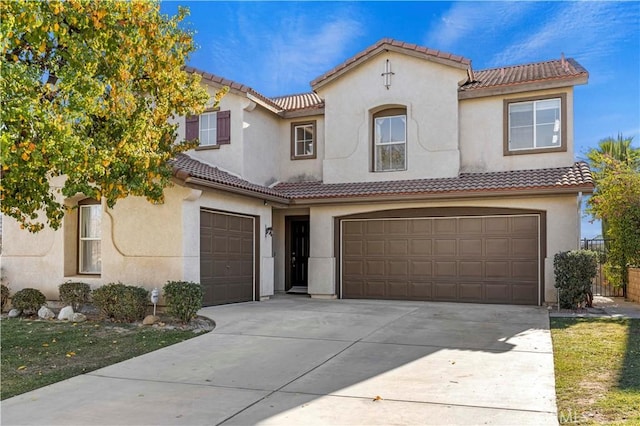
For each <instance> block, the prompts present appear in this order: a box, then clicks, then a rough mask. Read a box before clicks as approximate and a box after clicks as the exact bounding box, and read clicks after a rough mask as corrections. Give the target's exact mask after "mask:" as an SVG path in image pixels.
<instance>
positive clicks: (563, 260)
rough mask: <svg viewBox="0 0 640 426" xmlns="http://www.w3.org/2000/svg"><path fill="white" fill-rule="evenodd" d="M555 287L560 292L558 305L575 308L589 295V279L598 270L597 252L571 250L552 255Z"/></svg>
mask: <svg viewBox="0 0 640 426" xmlns="http://www.w3.org/2000/svg"><path fill="white" fill-rule="evenodd" d="M553 268H554V272H555V274H556V288H558V290H559V292H560V307H561V308H568V309H576V308H578V307H579V306H580V304H582V303H583V302H585V301H588V300H589V299H588V298H587V297H588V296H589V295H591V281H592V280H593V278H594V277H595V276H596V273H597V272H598V253H596V252H594V251H590V250H573V251H563V252H560V253H557V254H556V255H555V256H554V257H553Z"/></svg>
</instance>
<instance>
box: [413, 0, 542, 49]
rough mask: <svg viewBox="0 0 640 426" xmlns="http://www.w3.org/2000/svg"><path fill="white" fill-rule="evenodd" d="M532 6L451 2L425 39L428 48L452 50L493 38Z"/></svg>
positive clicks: (514, 24) (525, 4)
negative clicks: (461, 45)
mask: <svg viewBox="0 0 640 426" xmlns="http://www.w3.org/2000/svg"><path fill="white" fill-rule="evenodd" d="M534 7H535V3H533V2H462V3H454V4H453V6H452V7H451V9H449V11H448V12H447V13H446V15H444V16H443V17H442V18H440V20H439V22H438V23H437V24H436V25H434V26H433V27H432V28H431V29H430V31H429V33H428V34H427V36H426V38H425V44H426V45H427V46H429V47H432V48H435V49H442V50H455V48H456V46H458V45H460V44H468V43H477V42H478V40H479V39H487V38H493V37H496V36H498V35H500V34H501V33H503V32H504V31H505V30H506V29H507V28H509V27H513V26H516V25H517V24H518V22H519V21H520V20H521V19H522V18H523V17H524V16H526V14H527V13H528V12H529V11H530V10H531V9H532V8H534Z"/></svg>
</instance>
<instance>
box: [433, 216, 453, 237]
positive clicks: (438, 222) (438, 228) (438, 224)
mask: <svg viewBox="0 0 640 426" xmlns="http://www.w3.org/2000/svg"><path fill="white" fill-rule="evenodd" d="M456 223H457V222H456V219H440V218H438V219H434V222H433V233H434V234H435V235H442V234H455V233H456V228H457V225H456Z"/></svg>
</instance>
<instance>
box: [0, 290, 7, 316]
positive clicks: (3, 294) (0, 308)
mask: <svg viewBox="0 0 640 426" xmlns="http://www.w3.org/2000/svg"><path fill="white" fill-rule="evenodd" d="M0 289H2V293H1V296H2V300H1V301H2V305H1V306H0V311H4V306H5V305H6V304H7V302H8V301H9V287H7V286H6V285H4V284H0Z"/></svg>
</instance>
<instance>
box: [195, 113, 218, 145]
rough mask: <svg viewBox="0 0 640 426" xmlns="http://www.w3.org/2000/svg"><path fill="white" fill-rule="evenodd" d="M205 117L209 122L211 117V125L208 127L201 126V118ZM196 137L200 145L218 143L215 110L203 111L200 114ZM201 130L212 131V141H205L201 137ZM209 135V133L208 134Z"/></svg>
mask: <svg viewBox="0 0 640 426" xmlns="http://www.w3.org/2000/svg"><path fill="white" fill-rule="evenodd" d="M205 116H206V117H207V121H209V122H211V121H210V120H211V118H213V123H214V125H213V127H211V126H210V127H208V128H203V122H204V120H203V119H202V118H203V117H205ZM198 121H199V123H198V139H199V141H200V146H215V145H217V144H218V115H217V112H216V111H213V112H205V113H203V114H200V119H199V120H198ZM203 132H213V133H214V137H213V142H205V139H204V138H203V137H202V133H203ZM208 136H210V135H208ZM207 140H209V141H210V140H211V138H209V137H208V138H207Z"/></svg>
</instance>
